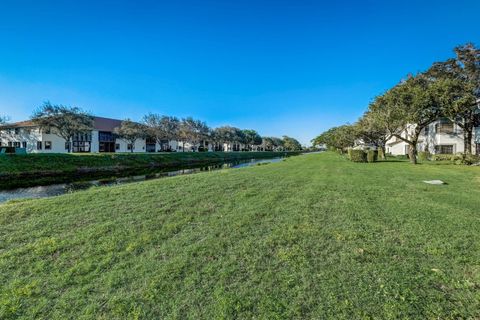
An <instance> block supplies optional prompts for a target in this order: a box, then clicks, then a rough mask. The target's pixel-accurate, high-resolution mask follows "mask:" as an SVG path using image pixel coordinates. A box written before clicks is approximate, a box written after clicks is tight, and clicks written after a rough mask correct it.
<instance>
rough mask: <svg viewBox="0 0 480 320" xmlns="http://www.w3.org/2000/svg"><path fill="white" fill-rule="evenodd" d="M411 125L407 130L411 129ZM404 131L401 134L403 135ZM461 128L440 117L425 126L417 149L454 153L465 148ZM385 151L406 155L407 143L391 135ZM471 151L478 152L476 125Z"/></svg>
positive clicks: (479, 136) (479, 138) (434, 152)
mask: <svg viewBox="0 0 480 320" xmlns="http://www.w3.org/2000/svg"><path fill="white" fill-rule="evenodd" d="M413 128H414V125H411V126H410V127H409V128H407V130H412V129H413ZM405 135H406V133H404V135H403V136H405ZM464 149H465V145H464V139H463V129H462V128H460V127H459V126H458V125H457V124H455V123H453V122H452V121H450V120H449V119H446V118H441V119H438V120H437V121H434V122H432V123H430V124H429V125H428V126H426V127H425V128H424V129H423V130H422V132H421V134H420V137H419V139H418V150H419V151H429V152H430V153H432V154H455V153H463V152H464V151H465V150H464ZM386 152H387V153H391V154H392V155H407V154H408V144H407V143H406V142H404V141H402V140H401V139H399V138H396V137H392V138H390V139H389V140H388V141H387V145H386ZM472 153H473V154H480V127H476V128H475V130H474V133H473V138H472Z"/></svg>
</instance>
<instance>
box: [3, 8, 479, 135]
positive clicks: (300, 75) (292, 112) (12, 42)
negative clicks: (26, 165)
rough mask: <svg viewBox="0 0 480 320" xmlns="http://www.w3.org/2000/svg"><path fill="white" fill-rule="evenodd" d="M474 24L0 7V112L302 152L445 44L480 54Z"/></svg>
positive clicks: (345, 14)
mask: <svg viewBox="0 0 480 320" xmlns="http://www.w3.org/2000/svg"><path fill="white" fill-rule="evenodd" d="M74 2H75V3H74ZM479 13H480V1H478V0H472V1H461V0H460V1H400V0H396V1H386V0H384V1H360V0H359V1H353V0H352V1H324V2H322V1H282V0H276V1H260V0H257V1H250V0H246V1H244V0H242V1H228V0H218V1H210V0H205V1H118V0H117V1H100V0H98V1H67V0H65V1H41V0H37V1H22V0H11V1H10V0H0V114H7V115H9V116H10V117H11V119H12V120H22V119H25V118H28V117H29V116H30V115H31V113H32V110H33V109H34V108H35V107H37V106H39V105H41V104H42V102H43V101H45V100H50V101H51V102H52V103H58V104H66V105H74V106H79V107H82V108H84V109H86V110H88V111H91V112H92V113H94V114H96V115H99V116H105V117H115V118H121V119H122V118H127V117H129V118H132V119H135V120H139V119H140V118H141V117H142V116H143V115H144V114H145V113H148V112H157V113H161V114H168V115H176V116H179V117H183V116H189V115H191V116H193V117H196V118H199V119H202V120H204V121H206V122H207V123H208V124H209V125H211V126H219V125H223V124H231V125H234V126H238V127H241V128H254V129H257V130H258V131H259V132H260V133H261V134H262V135H276V136H281V135H283V134H287V135H291V136H293V137H296V138H298V139H299V140H300V141H301V142H302V143H307V142H309V141H310V139H312V138H313V137H314V136H316V135H317V134H318V133H320V132H321V131H322V130H324V129H327V128H329V127H331V126H334V125H339V124H342V123H345V122H354V121H355V120H356V119H357V118H358V117H359V116H360V115H361V114H362V113H363V111H364V110H365V108H366V106H367V105H368V103H369V101H370V100H371V99H372V98H373V97H374V96H375V95H376V94H379V93H381V92H382V91H384V90H385V89H387V88H389V87H391V86H392V85H394V84H395V83H396V82H397V81H398V80H400V79H401V78H402V77H404V76H405V75H406V74H408V73H409V72H416V71H419V70H423V69H425V68H427V67H428V66H429V65H430V64H431V63H432V62H433V61H435V60H441V59H446V58H448V57H450V56H452V48H453V47H454V46H456V45H458V44H462V43H465V42H468V41H471V42H474V43H476V44H477V45H480V18H479Z"/></svg>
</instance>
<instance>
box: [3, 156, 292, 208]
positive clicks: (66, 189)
mask: <svg viewBox="0 0 480 320" xmlns="http://www.w3.org/2000/svg"><path fill="white" fill-rule="evenodd" d="M282 160H283V158H272V159H251V160H242V161H236V162H227V163H223V164H218V165H210V166H203V167H198V168H190V169H181V170H172V171H163V172H158V173H152V174H146V175H137V176H129V177H113V178H108V179H98V180H93V181H83V182H72V183H62V184H52V185H48V186H37V187H31V188H18V189H13V190H5V191H0V203H2V202H5V201H8V200H14V199H25V198H46V197H53V196H58V195H62V194H65V193H70V192H75V191H79V190H85V189H88V188H91V187H93V186H112V185H119V184H125V183H131V182H138V181H145V180H152V179H160V178H164V177H173V176H178V175H185V174H193V173H198V172H205V171H214V170H221V169H228V168H231V169H234V168H243V167H249V166H254V165H260V164H265V163H274V162H279V161H282Z"/></svg>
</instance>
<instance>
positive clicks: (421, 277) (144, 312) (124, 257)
mask: <svg viewBox="0 0 480 320" xmlns="http://www.w3.org/2000/svg"><path fill="white" fill-rule="evenodd" d="M427 179H441V180H444V181H446V182H447V183H448V185H443V186H433V185H427V184H424V183H423V182H422V180H427ZM479 231H480V168H479V167H465V166H436V165H429V164H422V165H417V166H413V165H410V164H409V163H407V162H403V161H400V162H379V163H375V164H363V163H352V162H349V161H347V160H345V159H344V158H343V157H341V156H339V155H337V154H333V153H324V154H312V155H305V156H299V157H292V158H288V159H287V160H286V161H284V162H281V163H276V164H269V165H265V166H258V167H253V168H244V169H233V170H223V171H216V172H212V173H201V174H196V175H189V176H178V177H173V178H167V179H160V180H153V181H147V182H141V183H134V184H129V185H123V186H118V187H110V188H95V189H91V190H88V191H82V192H78V193H75V194H71V195H65V196H60V197H56V198H49V199H42V200H24V201H16V202H10V203H7V204H4V205H0V284H1V286H0V318H1V319H9V318H29V319H30V318H43V319H65V318H75V319H78V318H103V319H116V318H128V319H132V318H136V317H138V318H150V319H161V318H177V319H186V318H190V319H214V318H231V319H233V318H258V319H285V318H297V319H305V318H336V319H339V318H340V319H341V318H344V319H358V318H378V319H398V318H418V319H439V318H440V319H458V318H479V317H480V232H479Z"/></svg>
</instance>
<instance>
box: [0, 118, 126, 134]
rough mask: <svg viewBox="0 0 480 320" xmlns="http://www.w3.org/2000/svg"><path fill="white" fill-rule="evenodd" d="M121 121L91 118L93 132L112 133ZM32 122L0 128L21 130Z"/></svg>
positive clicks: (5, 125) (15, 123) (7, 124)
mask: <svg viewBox="0 0 480 320" xmlns="http://www.w3.org/2000/svg"><path fill="white" fill-rule="evenodd" d="M121 123H122V120H117V119H110V118H103V117H93V130H98V131H113V129H115V128H116V127H120V125H121ZM35 126H36V125H35V123H34V122H33V121H30V120H27V121H19V122H14V123H6V124H4V125H1V126H0V128H23V127H35Z"/></svg>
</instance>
